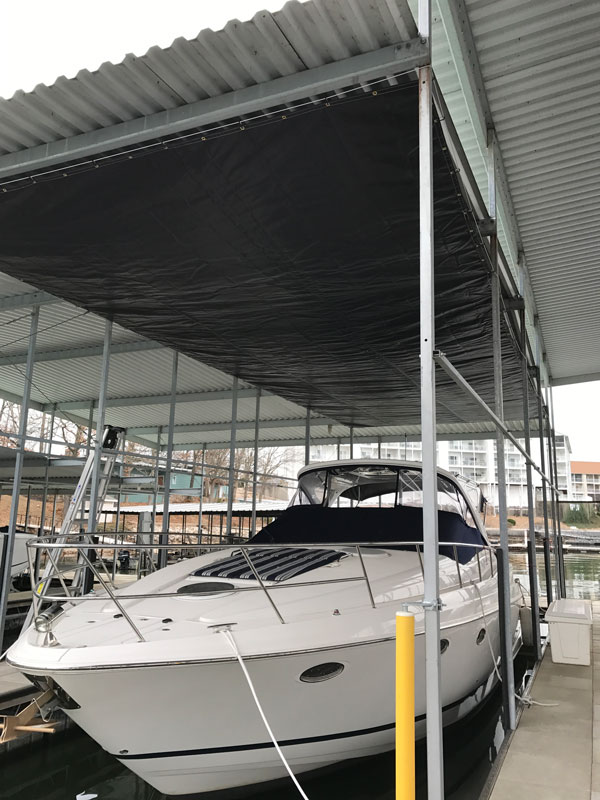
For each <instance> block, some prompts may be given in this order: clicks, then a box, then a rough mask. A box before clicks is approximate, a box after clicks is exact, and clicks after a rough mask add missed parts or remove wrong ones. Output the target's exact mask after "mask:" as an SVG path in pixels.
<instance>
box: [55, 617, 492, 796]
mask: <svg viewBox="0 0 600 800" xmlns="http://www.w3.org/2000/svg"><path fill="white" fill-rule="evenodd" d="M482 630H484V631H485V636H484V639H483V641H481V642H480V643H479V644H478V643H477V640H478V637H479V638H481V631H482ZM216 635H218V634H216ZM442 637H443V638H445V639H447V640H448V642H449V644H448V647H447V649H446V650H445V652H444V654H443V656H442V699H443V706H444V709H445V711H444V724H450V723H451V722H454V721H456V720H457V719H460V718H461V717H462V716H464V715H466V714H467V713H469V712H470V711H471V710H472V709H473V708H474V707H475V706H476V705H477V703H478V702H481V700H483V698H484V697H485V696H486V695H487V694H488V692H489V691H490V690H491V689H492V687H493V685H494V682H495V676H494V673H493V660H492V656H491V650H493V652H494V653H498V652H499V640H498V639H499V637H498V618H497V613H492V614H489V615H487V620H486V621H485V624H484V621H483V620H482V618H481V617H475V618H473V619H471V620H468V621H463V622H461V623H460V624H457V625H454V626H450V627H446V628H445V629H444V630H443V631H442ZM486 637H489V639H490V644H491V646H492V647H491V650H490V647H489V644H488V643H487V642H486V641H485V639H486ZM394 648H395V642H394V640H393V639H390V638H388V639H383V640H378V641H371V642H365V643H362V644H354V645H351V646H345V647H337V648H335V647H334V648H328V649H327V650H326V651H323V650H320V651H314V650H313V651H296V652H292V653H286V654H279V655H266V656H262V657H251V658H248V659H247V660H246V661H245V663H246V666H247V669H248V671H249V674H250V676H251V679H252V681H253V683H254V686H255V689H256V692H257V694H258V697H259V699H260V701H261V703H262V705H263V708H264V711H265V714H266V716H267V719H268V720H269V723H270V725H271V727H272V729H273V732H274V734H275V736H276V738H277V740H278V741H279V743H280V744H281V746H282V749H283V752H284V754H285V756H286V758H287V759H288V761H289V763H290V766H291V768H292V769H293V771H294V772H295V773H297V774H302V773H303V772H307V771H311V770H315V769H319V768H321V767H325V766H327V765H329V764H333V763H336V762H340V761H344V760H347V759H350V758H359V757H364V756H371V755H374V754H377V753H381V752H384V751H386V750H390V749H392V748H393V746H394V691H395V689H394V686H395V674H394V660H395V659H394ZM415 661H416V665H417V668H416V671H415V672H416V685H415V714H416V736H417V738H421V737H423V736H424V735H425V722H424V714H425V692H424V675H423V669H422V668H421V665H423V664H424V636H423V634H422V632H421V633H419V634H418V635H416V637H415ZM325 662H335V663H338V664H341V665H343V667H344V669H343V671H342V672H341V673H340V674H339V675H337V676H336V677H334V678H331V679H329V680H324V681H321V682H317V683H305V682H303V681H301V680H300V675H301V674H302V673H303V672H304V671H305V670H306V669H309V668H310V667H314V666H316V665H318V664H322V663H325ZM48 676H49V677H51V678H53V680H55V681H56V683H57V684H58V685H59V686H60V687H61V688H62V689H63V690H64V691H65V692H66V693H67V694H68V695H69V696H70V697H71V698H72V699H73V700H74V701H75V702H76V703H77V704H78V705H79V706H80V708H74V709H68V710H67V713H68V714H69V716H70V717H71V718H72V719H73V720H74V721H75V722H76V723H78V724H79V725H80V726H81V727H82V728H83V729H84V730H85V731H86V732H87V733H88V734H89V735H90V736H92V737H93V738H94V739H95V740H96V741H98V742H99V743H100V744H101V745H102V747H104V749H105V750H107V751H108V752H110V753H112V754H113V755H115V756H116V757H117V758H119V759H120V760H121V761H122V763H123V764H124V765H126V766H127V767H128V768H129V769H131V770H132V771H134V772H135V773H137V774H138V775H139V776H140V777H141V778H143V779H144V780H145V781H147V782H148V783H150V784H151V785H152V786H154V787H155V788H156V789H158V790H159V791H161V792H163V793H165V794H169V795H180V794H190V793H202V792H217V791H220V790H225V789H231V788H234V787H241V786H248V785H252V784H260V783H262V782H265V781H272V780H276V779H278V778H282V777H284V776H285V775H286V772H285V770H284V768H283V765H282V764H281V761H280V759H279V757H278V755H277V753H276V751H275V749H274V747H273V745H272V743H271V741H270V739H269V736H268V734H267V731H266V730H265V727H264V725H263V723H262V720H261V718H260V716H259V713H258V710H257V708H256V705H255V703H254V701H253V699H252V696H251V693H250V690H249V687H248V684H247V682H246V680H245V678H244V675H243V673H242V670H241V668H240V665H239V663H238V662H237V661H236V660H233V659H232V660H228V661H215V662H198V663H188V664H181V663H165V664H164V665H160V666H139V667H137V668H130V667H127V668H120V667H111V668H104V669H93V668H90V669H85V670H77V669H69V670H55V671H53V672H51V673H46V677H48ZM124 706H126V708H127V713H124ZM117 721H118V722H117Z"/></svg>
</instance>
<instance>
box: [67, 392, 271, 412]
mask: <svg viewBox="0 0 600 800" xmlns="http://www.w3.org/2000/svg"><path fill="white" fill-rule="evenodd" d="M255 395H256V389H251V388H250V389H239V390H238V398H246V397H254V396H255ZM232 396H233V389H214V390H212V391H211V390H207V391H204V392H182V393H181V394H178V395H177V404H179V403H202V402H204V401H205V400H206V401H209V400H231V398H232ZM270 396H272V393H271V392H266V391H265V392H263V397H270ZM170 402H171V395H170V394H152V395H138V396H137V397H109V398H107V400H106V407H107V408H130V407H132V406H161V405H169V403H170ZM90 403H97V400H95V399H94V398H89V399H85V400H67V401H64V402H61V401H60V400H59V401H58V407H59V408H60V409H61V410H63V411H68V410H69V409H79V408H86V407H87V406H88V405H89V404H90Z"/></svg>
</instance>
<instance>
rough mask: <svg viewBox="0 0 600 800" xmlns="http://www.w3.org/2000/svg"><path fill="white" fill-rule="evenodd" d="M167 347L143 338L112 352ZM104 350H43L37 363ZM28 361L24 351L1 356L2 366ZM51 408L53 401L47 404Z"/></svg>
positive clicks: (117, 346) (116, 346)
mask: <svg viewBox="0 0 600 800" xmlns="http://www.w3.org/2000/svg"><path fill="white" fill-rule="evenodd" d="M164 349H165V347H164V345H162V344H159V343H158V342H152V341H148V340H147V339H143V340H142V341H136V342H122V343H120V344H113V346H112V354H113V355H116V354H118V353H137V352H139V351H141V350H164ZM102 352H103V346H102V345H101V344H97V345H96V344H95V345H90V346H89V347H73V348H68V349H66V350H56V349H53V350H41V351H40V352H39V353H38V354H37V355H36V359H35V363H36V364H38V363H41V362H44V361H66V360H68V359H72V358H90V357H92V356H101V355H102ZM26 361H27V352H26V351H23V352H21V353H13V354H12V355H10V356H1V357H0V367H8V366H12V365H14V364H24V363H25V362H26ZM78 402H79V403H80V405H78V406H74V407H76V408H83V407H85V404H86V403H89V400H80V401H78ZM47 405H48V407H49V408H50V407H51V406H52V403H48V404H47Z"/></svg>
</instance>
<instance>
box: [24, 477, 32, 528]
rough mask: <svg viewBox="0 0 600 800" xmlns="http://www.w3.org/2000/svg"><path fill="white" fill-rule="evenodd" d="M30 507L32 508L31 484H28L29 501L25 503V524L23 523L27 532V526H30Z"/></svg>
mask: <svg viewBox="0 0 600 800" xmlns="http://www.w3.org/2000/svg"><path fill="white" fill-rule="evenodd" d="M30 509H31V484H29V485H28V486H27V502H26V503H25V524H24V525H23V528H24V530H25V533H27V528H28V527H29V511H30Z"/></svg>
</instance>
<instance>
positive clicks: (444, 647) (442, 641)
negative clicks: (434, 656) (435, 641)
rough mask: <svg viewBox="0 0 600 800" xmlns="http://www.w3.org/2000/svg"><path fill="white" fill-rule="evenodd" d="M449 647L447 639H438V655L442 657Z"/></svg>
mask: <svg viewBox="0 0 600 800" xmlns="http://www.w3.org/2000/svg"><path fill="white" fill-rule="evenodd" d="M449 647H450V642H449V641H448V639H440V653H441V654H442V655H444V653H445V652H446V650H447V649H448V648H449Z"/></svg>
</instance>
